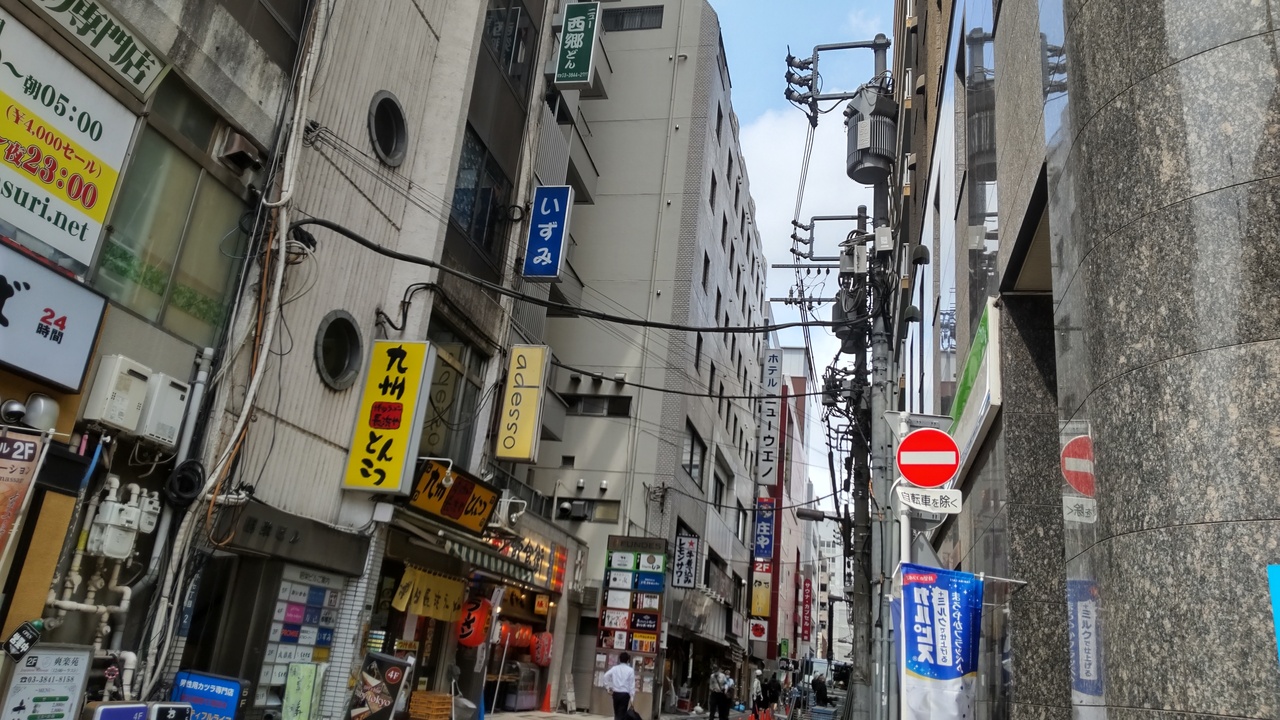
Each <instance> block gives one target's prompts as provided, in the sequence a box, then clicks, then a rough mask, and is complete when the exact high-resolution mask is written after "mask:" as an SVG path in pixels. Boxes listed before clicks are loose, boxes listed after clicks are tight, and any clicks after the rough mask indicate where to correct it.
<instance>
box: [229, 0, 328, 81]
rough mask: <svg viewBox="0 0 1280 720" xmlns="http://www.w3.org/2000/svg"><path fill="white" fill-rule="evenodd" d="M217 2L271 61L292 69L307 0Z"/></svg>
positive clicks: (308, 3) (303, 22) (234, 0)
mask: <svg viewBox="0 0 1280 720" xmlns="http://www.w3.org/2000/svg"><path fill="white" fill-rule="evenodd" d="M218 3H219V4H220V5H222V6H223V7H224V8H226V9H227V11H228V12H230V13H231V16H232V17H234V18H235V19H236V20H238V21H239V22H240V25H241V26H243V27H244V29H245V30H246V31H248V33H249V36H250V37H252V38H253V39H254V40H256V41H257V43H258V44H259V45H261V46H262V49H263V50H265V51H266V53H267V56H268V57H270V58H271V61H272V62H274V63H276V64H277V65H279V66H280V67H282V68H285V69H286V70H292V69H293V61H294V57H295V55H296V54H297V52H298V36H299V35H300V34H301V33H302V26H303V25H304V24H305V22H306V17H307V12H306V10H307V7H308V6H309V5H310V2H309V0H218Z"/></svg>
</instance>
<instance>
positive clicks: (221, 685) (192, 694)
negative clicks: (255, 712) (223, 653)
mask: <svg viewBox="0 0 1280 720" xmlns="http://www.w3.org/2000/svg"><path fill="white" fill-rule="evenodd" d="M249 687H250V684H249V682H248V681H247V680H239V679H237V678H229V677H223V676H221V675H211V674H208V673H202V672H195V671H192V670H182V671H179V672H178V675H177V677H175V678H174V680H173V689H172V690H170V691H169V699H170V700H172V701H174V702H182V703H188V704H190V705H191V710H192V717H193V720H235V718H237V717H239V716H240V715H241V711H242V710H243V709H244V707H245V705H246V704H248V700H249Z"/></svg>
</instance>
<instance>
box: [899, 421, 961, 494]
mask: <svg viewBox="0 0 1280 720" xmlns="http://www.w3.org/2000/svg"><path fill="white" fill-rule="evenodd" d="M959 468H960V448H958V447H957V446H956V441H955V440H952V439H951V436H950V435H948V434H946V433H944V432H942V431H941V430H934V429H933V428H922V429H920V430H916V431H913V432H911V433H908V434H907V436H906V437H904V438H902V442H901V443H899V444H898V472H901V473H902V477H904V478H906V480H907V482H909V483H911V484H912V485H915V486H916V487H922V488H932V487H938V486H939V485H942V484H944V483H946V482H947V481H948V480H950V479H951V478H953V477H955V474H956V470H958V469H959Z"/></svg>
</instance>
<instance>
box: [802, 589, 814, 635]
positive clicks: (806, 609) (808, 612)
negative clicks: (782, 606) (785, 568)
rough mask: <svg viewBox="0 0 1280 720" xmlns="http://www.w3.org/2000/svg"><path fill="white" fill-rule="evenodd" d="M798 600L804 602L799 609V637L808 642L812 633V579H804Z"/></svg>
mask: <svg viewBox="0 0 1280 720" xmlns="http://www.w3.org/2000/svg"><path fill="white" fill-rule="evenodd" d="M800 602H802V603H804V604H803V605H802V606H801V610H800V639H801V640H803V641H805V642H809V640H810V639H811V636H812V634H813V580H811V579H810V578H805V579H804V585H803V589H802V590H801V594H800Z"/></svg>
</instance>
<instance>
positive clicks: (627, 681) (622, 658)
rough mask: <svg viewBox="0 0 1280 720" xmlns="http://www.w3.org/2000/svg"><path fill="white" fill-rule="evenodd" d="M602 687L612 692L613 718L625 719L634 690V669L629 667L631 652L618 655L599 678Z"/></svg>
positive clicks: (617, 719) (614, 719)
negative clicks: (614, 662)
mask: <svg viewBox="0 0 1280 720" xmlns="http://www.w3.org/2000/svg"><path fill="white" fill-rule="evenodd" d="M601 681H602V682H603V684H604V689H605V690H608V691H609V692H610V693H612V694H613V720H627V709H628V708H630V707H631V695H632V693H634V692H635V691H636V671H635V670H634V669H633V668H632V667H631V653H626V652H624V653H622V654H621V655H619V656H618V664H617V665H614V666H613V667H611V668H609V671H608V672H606V673H605V674H604V677H602V678H601Z"/></svg>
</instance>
